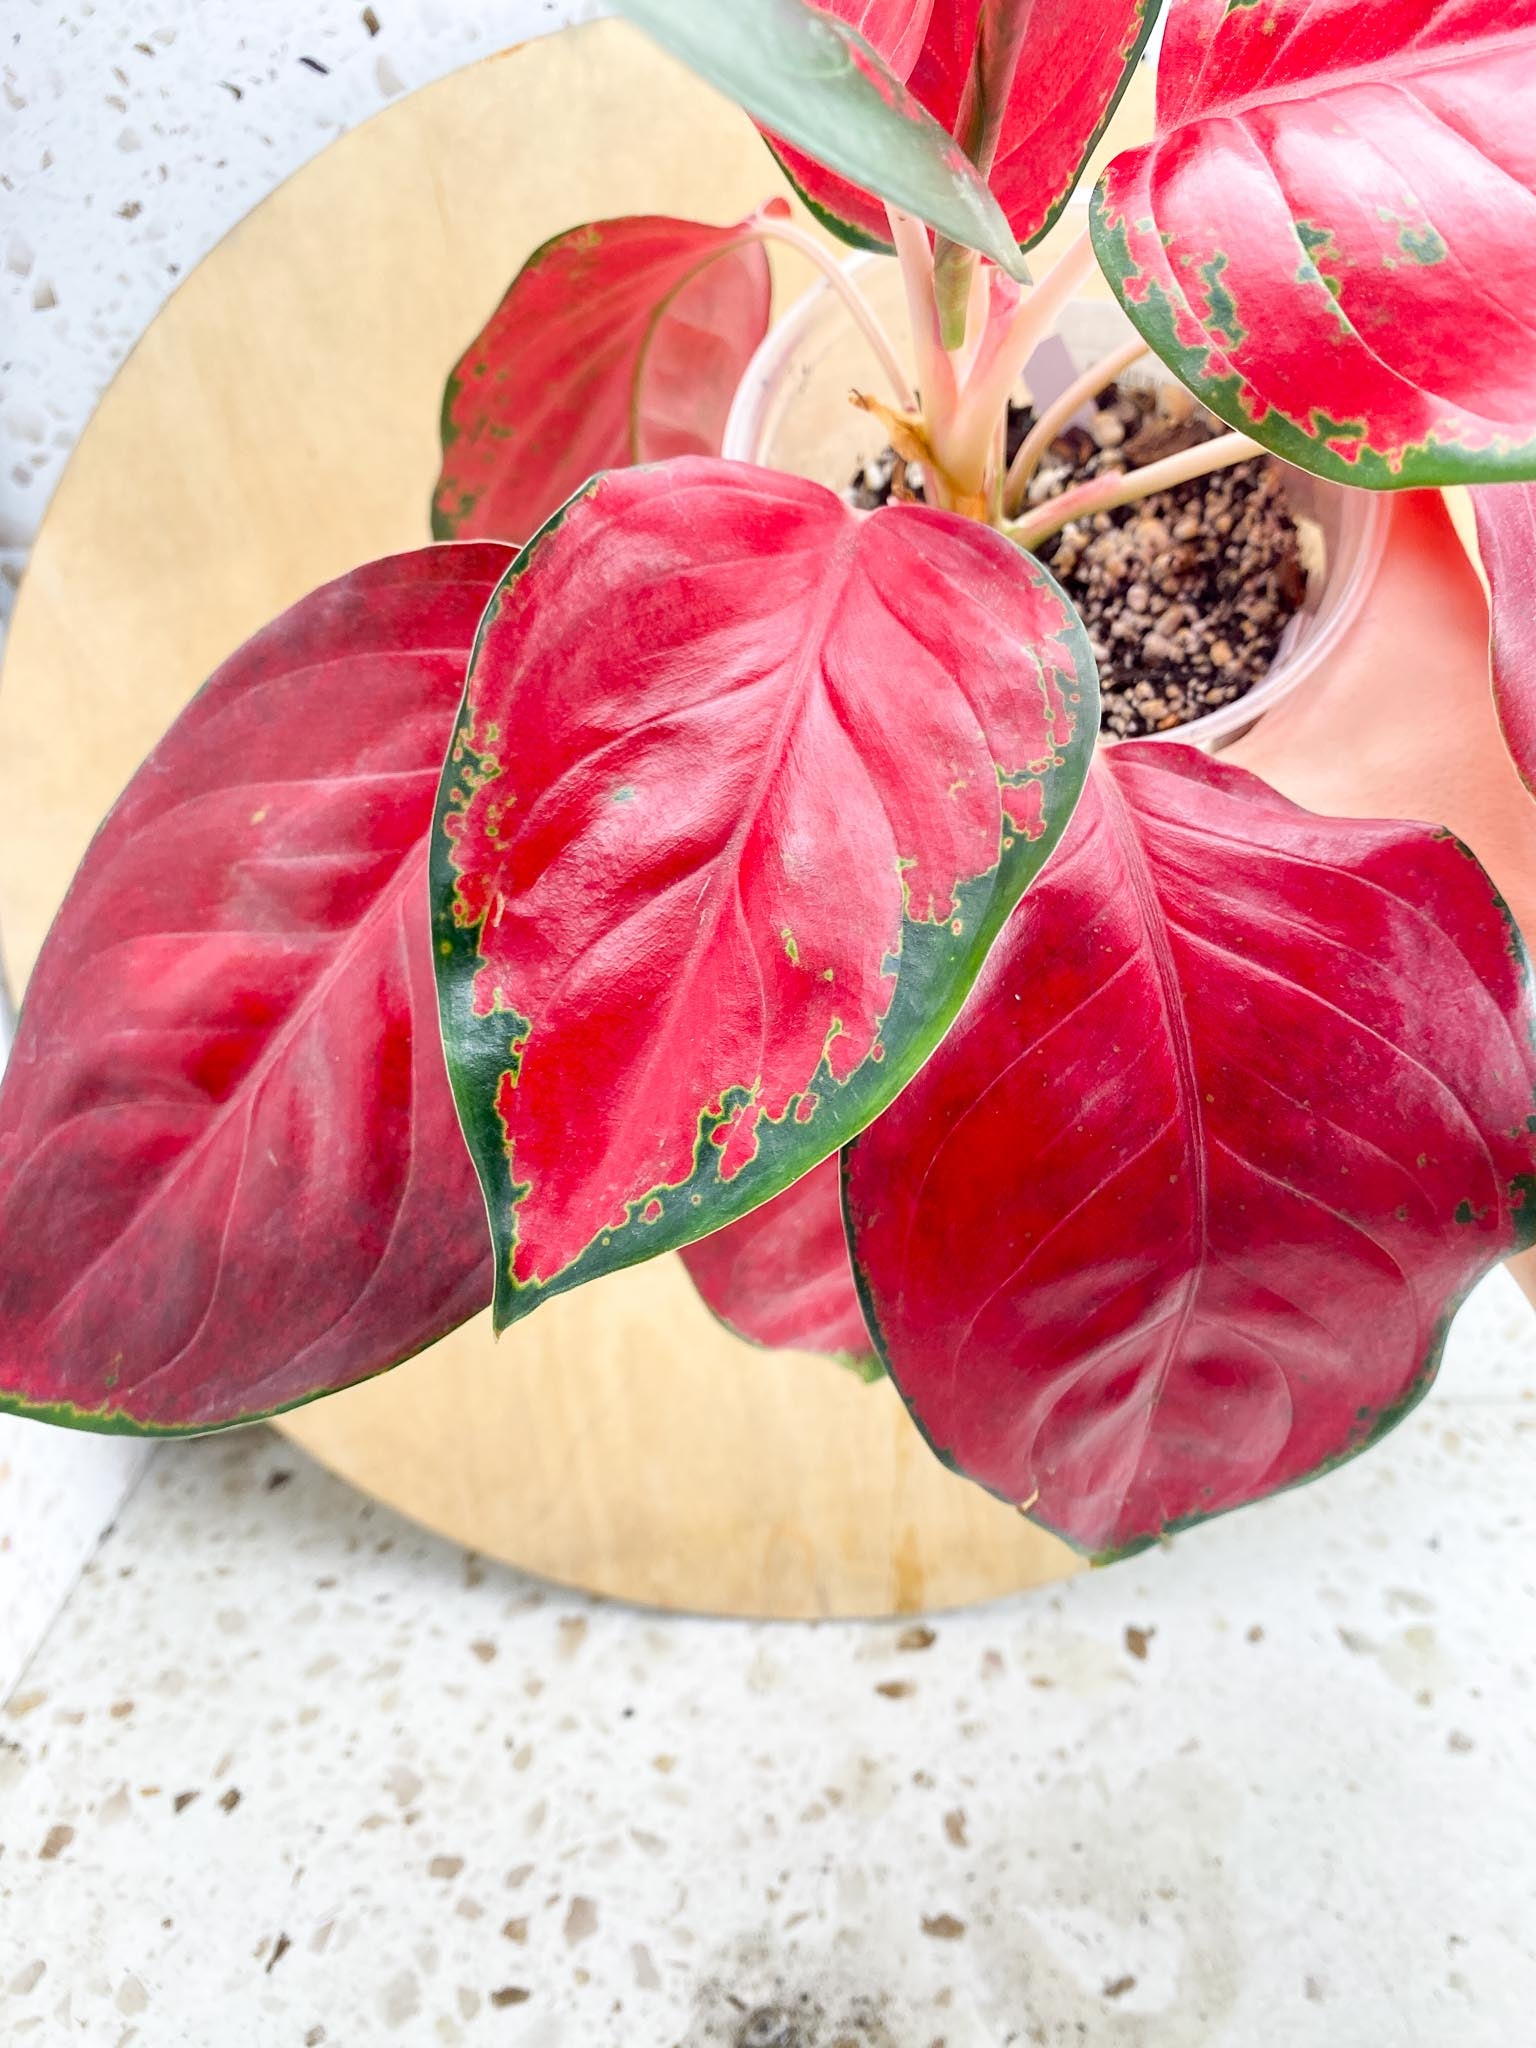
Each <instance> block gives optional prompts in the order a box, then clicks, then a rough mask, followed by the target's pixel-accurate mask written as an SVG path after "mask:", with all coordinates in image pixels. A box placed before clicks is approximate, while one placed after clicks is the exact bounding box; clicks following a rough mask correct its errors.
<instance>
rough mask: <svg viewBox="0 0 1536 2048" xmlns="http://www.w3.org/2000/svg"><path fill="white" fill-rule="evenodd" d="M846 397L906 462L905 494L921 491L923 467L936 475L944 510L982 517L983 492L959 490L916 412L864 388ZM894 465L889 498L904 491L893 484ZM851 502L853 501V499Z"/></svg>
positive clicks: (889, 478)
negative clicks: (888, 402) (873, 420)
mask: <svg viewBox="0 0 1536 2048" xmlns="http://www.w3.org/2000/svg"><path fill="white" fill-rule="evenodd" d="M848 398H849V402H850V403H851V404H853V405H856V406H857V407H858V408H859V410H860V412H867V413H871V414H872V415H873V416H874V417H875V418H876V419H877V420H878V421H879V422H880V424H881V426H882V427H884V429H885V431H886V433H887V434H888V435H889V436H890V443H891V450H892V453H893V454H894V455H895V457H896V458H897V461H899V462H904V463H905V464H906V465H907V474H906V476H905V478H904V479H903V484H904V486H906V489H905V495H906V496H909V497H912V498H920V497H921V496H922V495H923V491H922V484H921V478H922V473H923V471H925V470H926V471H927V472H928V473H929V474H931V475H932V476H933V477H935V478H936V479H937V481H938V484H939V487H940V489H941V490H942V492H943V494H944V505H945V509H946V510H947V511H950V512H959V513H961V514H962V515H963V516H964V517H965V518H967V519H985V518H986V516H987V512H988V503H987V495H986V493H985V492H984V491H962V490H961V489H959V487H958V486H957V485H956V484H955V482H954V480H953V478H952V477H950V476H949V475H948V473H947V472H946V471H945V469H944V466H943V464H942V463H941V462H940V461H939V460H938V458H937V456H936V455H935V454H934V452H933V445H932V443H931V442H930V441H929V439H928V431H927V428H926V427H925V426H924V424H923V421H922V419H921V417H920V416H919V415H918V414H916V413H910V412H898V411H897V410H896V409H895V408H894V407H893V406H889V405H883V404H882V403H881V401H880V400H879V399H878V398H871V397H870V396H869V394H868V393H867V392H864V391H850V392H849V394H848ZM895 469H896V464H895V463H893V464H892V466H891V471H890V472H889V473H888V476H887V489H886V493H885V495H886V497H890V498H899V497H901V496H903V495H904V493H903V491H901V490H898V489H897V488H896V485H895ZM914 469H916V471H917V473H918V480H917V481H916V482H915V483H914V482H913V479H912V472H913V470H914ZM855 502H856V503H857V500H855ZM881 502H882V503H883V502H884V500H883V499H882V501H881ZM862 509H869V508H862Z"/></svg>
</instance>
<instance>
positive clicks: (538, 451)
mask: <svg viewBox="0 0 1536 2048" xmlns="http://www.w3.org/2000/svg"><path fill="white" fill-rule="evenodd" d="M788 210H789V209H788V207H787V206H786V205H785V203H784V201H783V200H782V199H778V200H771V201H770V202H769V203H768V205H767V206H766V207H765V208H764V212H765V213H766V214H772V215H776V216H778V217H781V218H782V217H783V216H784V215H785V214H787V213H788ZM753 226H754V224H753V222H752V221H750V220H747V221H741V222H739V223H738V224H737V225H736V226H734V227H709V226H707V225H706V224H705V223H704V222H702V221H696V220H669V219H667V218H666V217H665V216H660V215H651V214H633V215H626V216H625V217H623V218H621V219H619V220H598V221H592V222H589V223H588V225H587V226H585V227H579V228H571V229H570V230H569V231H568V232H567V233H565V234H563V235H556V236H555V237H554V238H553V240H551V241H548V242H546V243H544V245H543V246H542V248H539V249H536V250H535V251H534V253H533V255H531V256H530V257H529V259H528V261H527V262H526V263H525V264H524V265H523V267H522V269H521V270H520V271H519V272H518V274H517V276H516V277H515V278H514V279H513V281H512V285H511V288H510V289H509V290H508V292H507V294H506V296H505V298H503V300H502V301H501V304H500V305H499V306H498V307H497V308H496V311H495V312H494V313H493V314H492V315H491V317H490V319H489V321H488V322H487V323H486V325H485V327H484V328H483V330H482V331H481V332H480V333H479V334H478V335H477V336H476V337H475V339H474V340H473V341H472V342H471V343H470V345H469V347H468V348H467V349H466V350H465V351H464V354H463V355H462V356H461V357H460V358H459V360H458V362H457V363H456V364H455V365H454V369H453V373H452V375H451V376H450V377H449V379H448V386H447V389H446V391H445V392H444V394H443V421H442V434H443V466H442V470H441V473H440V474H439V477H438V480H437V488H436V490H435V491H434V493H433V498H432V530H433V532H434V533H435V534H436V536H437V537H438V539H439V540H472V539H476V538H480V537H485V538H489V539H494V540H509V541H513V542H515V543H516V544H517V545H518V546H521V545H522V543H523V542H524V541H525V540H527V539H528V537H529V535H530V534H533V533H536V532H537V531H538V529H539V528H540V527H541V526H542V525H543V524H544V521H545V520H546V519H547V518H548V517H549V515H550V514H551V513H552V512H553V511H555V510H556V508H557V507H558V506H560V505H563V504H564V503H565V501H566V499H567V498H568V497H569V496H570V495H571V493H572V491H574V490H576V489H577V488H578V487H579V486H580V485H582V484H584V483H585V482H586V480H587V478H588V477H589V476H593V475H595V474H596V473H597V471H598V470H601V469H621V468H623V467H624V466H625V465H626V464H628V463H631V462H655V461H659V460H661V459H662V458H663V457H666V456H669V455H718V454H719V452H720V443H721V437H722V436H723V434H724V432H725V422H726V416H727V414H728V413H729V412H730V409H731V399H732V398H733V396H734V395H735V391H736V387H737V385H738V384H739V383H740V382H741V378H742V373H743V372H744V371H745V369H746V367H747V364H748V362H749V361H750V360H751V357H752V353H753V351H754V350H755V349H756V347H757V346H758V344H759V342H761V340H762V338H763V336H764V335H765V334H766V333H767V331H768V304H769V279H768V259H767V256H766V255H765V253H764V250H763V246H762V243H761V241H760V240H759V239H757V238H756V237H755V235H754V233H753Z"/></svg>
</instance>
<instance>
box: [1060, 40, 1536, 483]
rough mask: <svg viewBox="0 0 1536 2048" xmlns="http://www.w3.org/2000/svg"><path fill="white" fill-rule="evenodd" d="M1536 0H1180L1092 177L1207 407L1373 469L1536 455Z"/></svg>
mask: <svg viewBox="0 0 1536 2048" xmlns="http://www.w3.org/2000/svg"><path fill="white" fill-rule="evenodd" d="M1533 137H1536V0H1443V4H1441V5H1439V6H1426V5H1424V4H1423V0H1375V4H1373V5H1371V6H1361V5H1360V4H1359V0H1265V4H1264V5H1262V6H1256V5H1247V4H1229V0H1177V4H1176V5H1175V7H1174V8H1173V11H1172V13H1171V15H1170V17H1169V26H1168V35H1167V39H1166V42H1165V44H1164V49H1163V56H1162V63H1161V67H1160V71H1159V80H1158V133H1157V137H1156V140H1155V141H1153V142H1152V143H1150V144H1148V146H1147V147H1146V148H1144V149H1136V150H1131V151H1130V152H1129V153H1127V154H1125V155H1123V156H1119V157H1117V158H1116V159H1115V161H1114V163H1113V164H1112V165H1111V166H1110V168H1109V169H1108V170H1107V171H1106V172H1105V174H1104V177H1103V179H1102V180H1101V181H1100V185H1099V189H1098V192H1097V194H1096V196H1095V202H1094V213H1093V236H1094V245H1095V247H1096V249H1097V251H1098V255H1099V260H1100V262H1101V263H1102V265H1103V267H1104V269H1105V272H1106V273H1107V275H1108V277H1109V280H1110V282H1111V284H1112V285H1113V286H1114V288H1115V290H1116V292H1117V293H1118V294H1119V296H1120V299H1121V302H1122V304H1123V305H1124V307H1125V309H1126V311H1127V313H1128V314H1129V315H1130V317H1131V319H1132V320H1133V321H1134V322H1135V323H1136V325H1137V327H1138V328H1139V329H1140V330H1141V332H1142V333H1143V334H1144V335H1145V336H1146V338H1147V340H1148V341H1149V342H1150V343H1151V344H1152V346H1153V348H1155V349H1156V350H1157V352H1158V354H1159V355H1161V356H1162V357H1163V359H1164V361H1165V362H1167V363H1168V364H1170V365H1171V367H1172V368H1173V369H1175V370H1176V371H1177V372H1178V374H1179V375H1180V376H1181V377H1182V378H1183V379H1184V381H1185V382H1186V383H1187V384H1188V385H1189V386H1190V387H1191V389H1193V390H1194V391H1195V392H1196V393H1197V394H1198V395H1199V397H1200V398H1201V399H1202V400H1203V401H1204V402H1205V404H1206V405H1208V406H1209V407H1210V408H1211V410H1212V411H1213V412H1215V413H1218V414H1219V415H1220V416H1221V418H1223V419H1224V420H1226V421H1228V422H1229V423H1230V424H1231V425H1232V426H1234V427H1238V428H1240V429H1241V430H1242V431H1243V432H1244V433H1247V434H1251V435H1252V436H1253V437H1254V439H1256V440H1258V441H1261V442H1263V444H1264V445H1265V446H1266V447H1268V448H1272V449H1273V450H1274V451H1275V453H1276V454H1278V455H1282V456H1284V457H1285V458H1286V459H1287V460H1288V461H1291V462H1294V463H1296V464H1298V465H1299V466H1300V467H1301V468H1303V469H1309V470H1312V471H1314V472H1315V473H1316V474H1317V475H1319V476H1325V477H1331V478H1334V479H1336V480H1337V481H1338V482H1341V483H1353V484H1363V485H1366V486H1369V487H1371V488H1373V489H1397V488H1402V487H1406V486H1410V485H1419V484H1444V483H1476V482H1479V481H1497V480H1500V479H1511V478H1519V477H1527V476H1533V475H1536V145H1533Z"/></svg>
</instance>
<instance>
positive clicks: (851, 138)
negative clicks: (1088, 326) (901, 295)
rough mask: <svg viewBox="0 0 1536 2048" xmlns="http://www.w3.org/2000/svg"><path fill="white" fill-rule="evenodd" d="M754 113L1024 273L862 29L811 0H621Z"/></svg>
mask: <svg viewBox="0 0 1536 2048" xmlns="http://www.w3.org/2000/svg"><path fill="white" fill-rule="evenodd" d="M617 6H618V10H619V12H620V13H621V14H626V15H628V16H629V18H630V20H631V21H633V22H635V23H636V24H637V25H638V26H639V27H640V28H643V29H644V30H645V31H646V32H647V34H649V35H652V36H654V37H655V39H656V41H657V42H659V43H661V44H662V45H663V47H664V48H666V49H668V50H670V51H672V53H673V54H674V56H677V57H680V58H681V59H682V61H683V62H684V63H685V64H687V65H689V66H690V67H691V68H692V69H693V70H695V71H697V72H698V73H699V75H700V77H701V78H705V79H707V80H708V81H709V83H710V84H711V85H714V86H717V87H718V88H719V89H720V91H721V92H723V93H727V94H728V95H729V96H730V97H731V98H732V99H733V100H735V101H736V102H737V103H738V105H740V106H742V107H745V109H746V110H747V112H748V113H749V114H750V115H751V116H752V118H753V119H754V120H755V121H760V122H761V123H762V124H763V126H764V127H765V128H768V129H771V130H772V132H773V133H774V134H775V135H777V136H782V137H783V138H784V140H785V141H786V142H789V143H793V144H795V145H797V146H798V147H799V148H800V149H803V150H806V151H807V152H808V153H809V154H810V155H811V156H813V157H814V158H815V159H816V161H817V162H818V163H820V164H825V165H826V166H827V167H828V168H829V169H831V170H833V171H838V172H841V173H842V175H843V176H844V177H845V178H851V179H852V180H854V182H855V183H856V184H858V185H860V186H862V187H863V189H864V190H865V191H866V192H870V193H873V194H874V195H875V196H876V197H877V198H879V199H882V200H887V201H889V202H890V204H892V205H893V206H897V207H900V208H901V209H902V210H903V211H904V212H906V213H912V214H916V215H917V216H918V218H919V219H921V220H925V221H927V222H928V223H929V224H930V226H932V227H935V228H938V229H939V230H941V231H942V232H943V233H944V234H946V235H948V236H949V237H950V239H951V240H952V241H955V242H961V243H963V244H964V245H965V247H966V248H968V249H977V250H980V252H981V253H982V255H984V256H990V257H991V258H992V260H993V262H994V263H997V264H1000V265H1001V267H1002V268H1003V269H1004V270H1006V271H1007V272H1008V273H1009V275H1010V276H1013V277H1027V276H1028V274H1029V273H1028V270H1027V268H1026V267H1025V265H1024V263H1023V260H1022V258H1021V257H1020V255H1019V249H1018V244H1017V242H1016V241H1015V240H1014V237H1013V234H1012V231H1011V230H1010V228H1009V226H1008V222H1007V218H1006V217H1005V215H1004V213H1003V211H1002V209H1001V207H1000V206H999V205H998V203H997V201H996V200H995V199H994V198H993V197H992V194H991V193H990V192H989V191H988V190H987V186H986V182H985V180H984V179H983V178H982V177H981V176H980V175H979V173H978V172H977V170H976V167H975V165H974V164H973V163H972V162H971V161H970V159H969V157H967V156H966V154H965V152H964V151H963V150H962V149H961V148H960V146H959V145H958V143H956V142H955V141H954V139H953V137H951V136H950V135H949V134H948V133H946V131H945V130H944V129H943V128H942V127H941V126H940V125H939V123H938V122H937V121H935V120H934V118H933V116H932V115H931V114H929V113H928V112H927V110H926V109H925V108H924V107H923V106H922V104H921V102H920V101H919V100H918V99H917V98H916V97H915V96H914V95H913V94H912V93H910V92H909V91H908V90H907V88H906V86H905V85H904V84H903V83H902V81H901V79H900V78H899V77H897V76H896V74H895V73H894V72H893V71H892V70H891V69H890V67H889V66H888V65H887V64H886V63H885V62H884V61H883V60H882V59H881V58H880V57H879V56H877V55H876V54H875V52H874V51H873V50H872V49H871V48H870V46H869V44H868V43H866V42H865V41H864V39H863V37H862V36H860V35H858V34H857V33H855V31H854V30H853V29H851V28H849V27H848V25H847V24H846V23H845V22H841V21H837V20H835V19H833V18H832V17H831V16H830V15H827V14H823V13H821V12H820V11H819V10H818V9H816V8H814V7H809V6H806V5H805V4H804V0H730V4H729V5H723V4H721V0H617Z"/></svg>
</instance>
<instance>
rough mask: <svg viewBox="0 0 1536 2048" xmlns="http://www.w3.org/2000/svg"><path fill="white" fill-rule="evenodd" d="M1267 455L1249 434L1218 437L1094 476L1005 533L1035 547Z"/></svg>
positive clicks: (1010, 537)
mask: <svg viewBox="0 0 1536 2048" xmlns="http://www.w3.org/2000/svg"><path fill="white" fill-rule="evenodd" d="M1263 453H1264V450H1263V449H1262V448H1261V447H1260V446H1259V444H1258V442H1257V441H1250V440H1249V438H1248V436H1247V435H1246V434H1219V435H1218V436H1217V437H1216V439H1215V440H1214V441H1202V442H1201V443H1200V444H1199V446H1198V447H1195V448H1185V449H1184V450H1182V452H1181V453H1179V454H1178V455H1165V456H1164V457H1163V459H1162V461H1161V462H1149V463H1147V464H1146V465H1145V466H1144V467H1143V468H1141V469H1119V470H1111V471H1110V472H1109V473H1108V474H1107V475H1105V476H1095V477H1090V478H1089V480H1088V482H1087V483H1085V484H1078V485H1076V486H1075V487H1074V488H1073V489H1072V490H1070V491H1063V492H1062V494H1061V496H1060V497H1059V498H1047V499H1046V500H1045V501H1044V503H1043V504H1040V505H1036V506H1035V508H1034V510H1033V511H1032V512H1030V514H1029V515H1028V517H1027V518H1024V519H1021V520H1020V521H1019V523H1018V525H1017V526H1010V527H1007V528H1005V529H1004V530H1005V532H1006V533H1007V535H1008V538H1009V539H1010V540H1014V541H1017V542H1018V544H1019V546H1020V547H1021V548H1030V549H1034V548H1037V547H1039V545H1040V543H1041V542H1042V541H1043V540H1049V539H1050V537H1051V535H1052V534H1053V533H1059V532H1060V530H1061V528H1062V527H1064V526H1067V525H1070V523H1071V522H1072V521H1073V520H1074V519H1085V518H1087V517H1089V516H1090V515H1091V514H1092V513H1094V512H1113V511H1114V510H1115V508H1116V506H1118V505H1134V504H1135V503H1136V501H1137V500H1138V499H1139V498H1150V497H1151V496H1152V495H1153V493H1154V492H1156V491H1167V490H1171V489H1172V488H1173V486H1174V485H1175V484H1187V483H1189V482H1190V481H1191V480H1192V479H1193V478H1195V477H1197V476H1209V475H1210V474H1211V472H1212V471H1213V470H1217V469H1229V468H1230V467H1231V466H1232V464H1233V463H1234V462H1246V461H1247V460H1248V459H1249V457H1250V456H1253V455H1262V454H1263Z"/></svg>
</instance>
